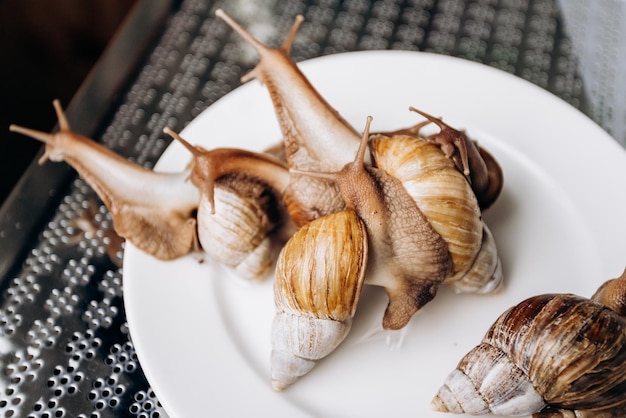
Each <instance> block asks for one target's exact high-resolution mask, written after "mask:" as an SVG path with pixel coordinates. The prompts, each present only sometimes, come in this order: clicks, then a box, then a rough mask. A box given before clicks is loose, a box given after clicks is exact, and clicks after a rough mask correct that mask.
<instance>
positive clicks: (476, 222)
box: [370, 135, 502, 293]
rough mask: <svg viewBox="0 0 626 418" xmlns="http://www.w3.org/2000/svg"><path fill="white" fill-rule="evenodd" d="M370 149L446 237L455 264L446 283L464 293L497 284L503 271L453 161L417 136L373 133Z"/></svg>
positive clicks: (467, 186) (473, 197) (473, 198)
mask: <svg viewBox="0 0 626 418" xmlns="http://www.w3.org/2000/svg"><path fill="white" fill-rule="evenodd" d="M370 149H371V151H372V155H373V158H374V162H375V164H376V166H377V167H379V168H381V169H383V170H385V171H386V172H387V173H389V174H390V175H391V176H393V177H395V178H397V179H398V180H400V182H402V185H403V186H404V188H405V189H406V191H407V193H408V194H409V195H410V196H411V197H412V198H413V200H414V201H415V202H416V204H417V206H418V207H419V209H420V210H421V211H422V213H423V214H424V216H426V218H427V219H428V221H429V222H430V224H431V225H432V227H433V228H434V229H435V231H437V232H438V233H439V234H440V235H441V237H442V238H443V239H444V240H445V241H446V244H447V246H448V251H449V252H450V255H451V257H452V262H453V266H454V267H453V270H452V272H451V275H450V276H449V277H447V278H446V283H448V284H451V285H452V286H453V287H454V288H455V289H456V290H458V291H464V292H483V293H484V292H489V291H493V290H494V289H496V288H498V286H499V285H500V283H501V282H502V269H501V267H500V260H499V257H498V254H497V249H496V246H495V241H494V239H493V236H492V234H491V232H490V231H489V230H488V229H487V227H486V225H485V224H484V222H483V221H482V218H481V209H480V207H479V204H478V200H477V199H476V195H475V194H474V191H473V190H472V188H471V186H470V184H469V183H468V182H467V180H466V179H465V176H464V175H463V174H462V173H461V172H460V171H459V170H458V169H457V167H456V165H455V163H454V162H453V161H452V160H451V159H450V158H448V157H446V156H445V154H444V153H443V151H442V150H441V148H440V147H439V146H438V145H437V144H435V143H434V142H432V141H428V140H426V139H423V138H419V137H411V136H406V135H394V136H391V137H388V136H384V135H376V136H374V137H372V138H371V139H370ZM479 254H480V256H479Z"/></svg>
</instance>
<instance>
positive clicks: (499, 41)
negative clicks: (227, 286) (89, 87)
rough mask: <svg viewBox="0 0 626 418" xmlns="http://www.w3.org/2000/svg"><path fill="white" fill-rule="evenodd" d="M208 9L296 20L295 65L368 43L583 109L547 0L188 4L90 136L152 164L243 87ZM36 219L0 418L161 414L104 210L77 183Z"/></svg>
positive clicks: (2, 316) (224, 34)
mask: <svg viewBox="0 0 626 418" xmlns="http://www.w3.org/2000/svg"><path fill="white" fill-rule="evenodd" d="M217 7H223V8H225V9H226V10H227V12H228V13H229V14H231V15H232V16H233V17H235V18H236V19H237V20H239V21H240V22H242V23H243V24H244V25H245V26H246V27H247V28H249V29H250V30H251V31H252V32H253V33H254V34H255V35H256V36H258V37H259V38H260V39H261V40H263V41H264V42H266V43H268V44H270V45H277V44H278V43H279V42H280V41H281V40H282V38H283V36H284V35H285V34H286V33H287V30H288V28H289V27H290V26H291V24H292V22H293V19H294V16H295V15H297V14H303V15H304V16H305V19H306V22H305V23H304V24H303V25H302V29H301V32H300V34H299V36H298V38H297V41H296V44H295V45H294V48H293V56H294V58H295V59H296V60H303V59H307V58H312V57H315V56H319V55H324V54H333V53H338V52H343V51H352V50H363V49H390V48H392V49H407V50H420V51H432V52H436V53H441V54H449V55H453V56H458V57H463V58H467V59H470V60H474V61H478V62H483V63H486V64H489V65H492V66H494V67H497V68H501V69H503V70H505V71H508V72H511V73H514V74H517V75H518V76H521V77H523V78H525V79H528V80H530V81H531V82H533V83H536V84H537V85H539V86H541V87H544V88H546V89H547V90H549V91H551V92H553V93H555V94H556V95H558V96H560V97H561V98H563V99H564V100H566V101H568V102H569V103H571V104H572V105H574V106H576V107H584V99H583V86H582V82H581V80H580V78H579V76H578V74H577V62H576V57H575V56H574V55H573V52H572V46H571V44H570V41H569V40H568V39H567V38H566V37H565V36H564V34H563V30H562V22H561V20H560V17H559V13H558V9H557V6H556V1H552V0H473V1H462V0H439V1H436V0H405V1H403V0H396V1H394V0H378V1H371V2H370V1H365V0H345V1H339V0H320V1H317V2H302V1H278V0H274V1H270V0H268V1H256V2H252V1H243V0H235V1H232V0H231V1H228V2H226V1H224V2H212V3H210V4H209V3H208V2H205V1H199V0H185V1H183V2H182V3H181V4H180V7H179V9H178V11H176V12H175V13H174V14H172V16H171V17H170V19H169V20H168V22H167V24H166V25H165V27H164V28H163V33H162V35H161V36H160V38H159V39H158V42H157V43H156V44H155V45H154V47H153V49H152V52H151V53H150V55H149V57H148V59H147V60H146V61H145V62H143V63H142V65H141V66H140V68H138V73H137V76H136V78H135V79H134V80H133V81H132V83H131V85H130V86H129V88H128V89H127V90H126V91H125V93H124V95H123V96H122V98H121V100H120V102H119V103H114V104H112V105H111V106H112V108H111V110H112V115H113V116H112V117H111V119H110V121H108V123H107V126H106V128H105V129H104V130H103V132H101V134H100V135H98V136H97V137H96V138H95V139H97V140H101V141H102V142H104V143H105V144H106V145H107V146H109V147H111V148H112V149H114V150H115V151H116V152H118V153H120V154H122V155H124V156H126V157H128V158H130V159H132V160H134V161H136V162H138V163H140V164H142V165H145V166H147V167H151V166H152V165H153V164H154V163H155V162H156V161H157V160H158V158H159V156H160V155H161V153H162V152H163V151H164V150H165V148H166V147H167V145H168V144H169V139H168V138H166V137H165V136H164V135H163V134H162V129H163V127H165V126H169V127H171V128H173V129H175V130H180V129H182V128H183V127H184V125H185V124H186V123H188V122H189V121H191V120H192V119H193V118H194V117H196V116H197V115H198V114H199V113H200V112H201V111H202V110H204V109H205V108H207V106H210V105H211V104H212V103H213V102H214V101H215V100H217V99H218V98H220V97H222V96H223V95H224V94H227V93H228V92H229V91H231V90H232V89H233V88H235V87H237V86H238V85H239V84H240V82H239V78H240V77H241V75H242V74H244V73H245V72H246V71H247V70H248V69H250V68H251V67H252V66H253V65H254V63H255V62H256V58H255V56H254V54H252V53H251V52H250V50H249V49H248V48H247V47H246V46H244V45H243V44H241V43H240V42H241V41H240V40H239V38H238V37H237V36H236V35H233V34H232V33H231V31H230V30H229V29H228V28H227V27H226V26H225V25H224V24H223V22H221V21H219V20H218V19H216V18H215V17H214V16H213V11H214V9H215V8H217ZM51 111H52V109H51ZM48 164H50V163H48ZM42 216H44V219H45V227H44V228H43V230H42V231H41V232H40V234H39V236H38V238H37V240H36V243H35V244H34V245H33V248H32V249H30V251H29V252H28V254H27V255H26V256H25V258H24V259H20V260H16V263H17V265H18V268H17V273H15V274H13V275H12V276H11V277H7V278H6V279H5V281H4V282H3V293H2V296H1V297H0V368H1V370H2V371H3V373H2V375H1V376H0V415H2V416H7V417H11V416H15V417H17V416H20V417H22V416H23V417H123V416H129V417H153V418H156V417H165V416H166V412H165V411H164V410H163V408H162V407H161V406H160V405H159V402H158V400H157V398H156V397H155V394H154V393H153V391H152V390H151V388H150V385H149V383H148V382H147V381H146V379H145V377H144V375H143V373H142V370H141V366H140V364H139V362H138V360H137V356H136V353H135V350H134V347H133V343H132V338H131V336H130V335H129V332H128V326H127V323H126V317H125V313H124V306H123V297H124V295H123V292H122V276H123V274H122V271H121V268H120V266H121V258H122V255H123V242H121V241H120V240H119V239H118V238H117V237H116V236H115V235H114V234H113V233H112V231H111V219H110V217H109V214H108V212H107V210H106V208H105V207H104V206H103V205H102V204H101V202H100V201H99V200H98V198H97V196H96V195H95V193H94V192H93V191H92V190H91V189H90V188H89V186H88V185H87V184H86V183H85V182H84V181H83V180H82V179H80V178H75V179H74V180H73V181H72V182H71V183H70V184H69V185H68V189H67V191H66V194H65V195H64V196H63V197H62V198H61V201H60V204H59V205H58V206H57V207H56V208H55V210H54V211H53V212H52V213H45V214H43V215H42ZM180 384H181V385H184V384H185V382H180Z"/></svg>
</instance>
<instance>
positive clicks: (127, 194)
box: [10, 100, 199, 260]
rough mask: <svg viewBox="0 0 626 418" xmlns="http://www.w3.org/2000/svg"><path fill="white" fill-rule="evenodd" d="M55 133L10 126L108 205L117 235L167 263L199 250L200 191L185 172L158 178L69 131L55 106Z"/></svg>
mask: <svg viewBox="0 0 626 418" xmlns="http://www.w3.org/2000/svg"><path fill="white" fill-rule="evenodd" d="M53 104H54V108H55V111H56V113H57V117H58V120H59V127H60V130H59V132H57V133H55V134H50V133H45V132H40V131H35V130H32V129H28V128H23V127H21V126H16V125H11V127H10V130H11V131H14V132H18V133H21V134H23V135H26V136H30V137H32V138H34V139H37V140H39V141H41V142H43V143H45V153H44V155H43V157H42V158H41V159H40V163H44V162H45V161H46V160H48V159H49V160H51V161H57V162H58V161H65V162H66V163H68V164H69V165H70V166H72V167H73V168H74V169H75V170H76V171H77V172H78V173H79V174H80V175H81V176H82V177H83V178H84V179H85V181H87V183H89V185H90V186H91V187H92V188H93V189H94V191H95V192H96V193H97V194H98V196H99V197H100V198H101V199H102V201H103V202H104V204H105V205H106V206H107V208H108V209H109V211H110V213H111V217H112V219H113V224H114V229H115V231H116V233H117V234H119V235H120V236H121V237H123V238H125V239H127V240H128V241H130V242H131V243H132V244H134V245H135V246H137V247H138V248H139V249H141V250H142V251H144V252H146V253H148V254H151V255H152V256H154V257H156V258H159V259H162V260H170V259H174V258H178V257H181V256H183V255H185V254H187V253H189V252H191V251H194V250H197V247H198V245H197V234H196V220H195V218H194V211H195V210H196V208H197V205H198V199H199V193H198V190H197V189H196V188H195V187H194V186H193V185H191V184H190V183H189V182H187V181H186V179H187V177H188V176H189V172H188V171H185V172H181V173H173V174H169V173H167V174H166V173H157V172H153V171H152V170H149V169H146V168H144V167H141V166H139V165H137V164H133V163H131V162H130V161H128V160H126V159H124V158H123V157H121V156H119V155H117V154H115V153H114V152H113V151H111V150H109V149H108V148H106V147H104V146H102V145H100V144H98V143H96V142H95V141H93V140H91V139H89V138H86V137H84V136H81V135H78V134H76V133H74V132H72V130H71V129H70V126H69V123H68V121H67V118H66V116H65V114H64V112H63V109H62V108H61V105H60V103H59V101H57V100H55V101H54V102H53Z"/></svg>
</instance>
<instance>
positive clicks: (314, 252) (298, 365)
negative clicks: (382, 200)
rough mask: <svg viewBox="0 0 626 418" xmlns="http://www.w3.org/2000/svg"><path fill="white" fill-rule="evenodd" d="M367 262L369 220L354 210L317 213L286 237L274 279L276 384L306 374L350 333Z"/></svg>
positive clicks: (283, 385)
mask: <svg viewBox="0 0 626 418" xmlns="http://www.w3.org/2000/svg"><path fill="white" fill-rule="evenodd" d="M366 265H367V235H366V231H365V225H364V224H363V221H361V219H360V218H359V217H358V216H357V215H356V214H355V213H354V211H352V210H344V211H341V212H337V213H335V214H332V215H327V216H324V217H321V218H318V219H316V220H315V221H312V222H310V223H308V224H306V225H305V226H303V227H302V228H301V229H300V230H298V231H297V232H296V233H295V234H294V235H293V236H292V237H291V239H289V241H287V243H286V244H285V246H284V247H283V249H282V251H281V253H280V255H279V257H278V262H277V266H276V281H275V282H274V301H275V305H276V316H275V318H274V322H273V326H272V354H271V360H270V362H271V364H270V368H271V377H272V386H273V387H274V389H276V390H282V389H284V388H286V387H287V386H289V385H291V384H292V383H294V382H295V381H296V380H298V379H299V378H300V377H301V376H303V375H304V374H306V373H308V372H309V371H310V370H311V369H312V368H313V367H314V366H315V363H316V362H317V361H318V360H319V359H321V358H323V357H326V356H327V355H328V354H330V353H331V352H332V351H333V350H335V348H337V346H338V345H339V344H340V343H341V342H342V341H343V340H344V338H345V337H346V336H347V334H348V332H349V330H350V326H351V324H352V317H353V316H354V314H355V312H356V307H357V302H358V300H359V297H360V294H361V288H362V286H363V281H364V277H365V266H366Z"/></svg>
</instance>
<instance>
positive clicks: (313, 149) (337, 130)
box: [216, 10, 359, 225]
mask: <svg viewBox="0 0 626 418" xmlns="http://www.w3.org/2000/svg"><path fill="white" fill-rule="evenodd" d="M216 15H217V16H218V17H220V18H222V19H223V20H224V21H225V22H226V23H227V24H228V25H229V26H230V27H232V28H233V29H234V30H235V31H236V32H237V33H239V34H240V35H241V36H242V37H243V38H244V39H245V40H246V41H247V42H248V43H249V44H250V45H252V46H253V47H254V49H255V50H256V51H257V53H258V55H259V57H260V60H259V63H258V64H257V66H256V67H255V68H254V69H253V70H252V71H251V72H249V73H248V74H247V75H246V76H245V77H243V78H242V81H244V82H245V81H248V80H250V79H253V78H256V79H258V80H259V81H260V82H262V83H263V84H264V85H265V86H266V87H267V89H268V92H269V94H270V98H271V100H272V103H273V105H274V110H275V113H276V116H277V119H278V122H279V125H280V129H281V132H282V134H283V143H284V149H285V157H286V159H287V162H288V164H289V167H290V168H294V169H298V170H309V171H337V170H339V169H341V167H343V166H344V165H345V164H346V163H348V161H349V159H350V156H352V155H354V153H355V152H356V149H357V147H358V145H359V134H358V132H357V131H356V130H355V129H354V128H353V127H352V126H351V125H350V124H349V123H348V122H346V121H345V119H343V118H342V117H341V115H340V114H339V113H338V112H337V111H336V110H335V109H334V108H333V107H332V106H331V105H330V104H328V102H327V101H326V100H325V99H324V98H323V97H322V96H321V95H320V94H319V93H318V92H317V90H316V89H315V87H314V86H313V85H311V83H310V82H309V80H308V79H307V78H306V77H305V76H304V74H302V72H301V71H300V69H299V68H298V66H297V64H296V62H295V61H293V60H292V59H291V58H290V57H289V51H290V49H291V45H292V44H293V41H294V38H295V36H296V34H297V31H298V28H299V25H300V23H301V22H302V16H298V18H297V19H296V21H295V23H294V26H293V27H292V29H291V32H290V33H289V35H288V37H287V38H286V40H285V41H284V43H283V44H282V45H281V46H280V47H279V48H276V49H271V48H268V47H267V46H266V45H264V44H262V43H261V42H259V41H258V40H257V39H255V38H254V37H253V36H252V35H250V33H248V32H247V31H246V30H245V29H244V28H242V27H241V26H240V25H239V24H238V23H237V22H235V21H234V20H233V19H232V18H230V17H229V16H228V15H227V14H226V13H224V12H223V11H222V10H218V11H216ZM285 201H286V204H287V207H288V208H289V213H290V214H291V216H292V218H293V219H294V221H295V222H296V224H298V225H303V224H305V223H306V222H308V221H310V220H313V219H315V218H317V217H319V216H323V215H326V214H330V213H333V212H336V211H338V210H342V209H344V208H345V205H344V202H343V200H342V199H341V197H340V195H339V193H338V191H337V188H336V187H335V185H334V184H332V183H331V182H328V181H326V180H324V179H312V178H309V177H304V178H303V177H302V176H298V175H293V176H292V180H291V182H290V185H289V187H288V188H287V190H286V191H285Z"/></svg>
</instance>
